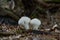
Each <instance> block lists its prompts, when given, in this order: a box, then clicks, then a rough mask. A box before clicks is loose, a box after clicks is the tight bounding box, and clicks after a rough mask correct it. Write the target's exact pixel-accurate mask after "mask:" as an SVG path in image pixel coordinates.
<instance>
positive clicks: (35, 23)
mask: <svg viewBox="0 0 60 40" xmlns="http://www.w3.org/2000/svg"><path fill="white" fill-rule="evenodd" d="M30 25H32V27H33V30H38V28H39V26H40V25H41V21H40V20H39V19H37V18H34V19H32V20H31V21H30Z"/></svg>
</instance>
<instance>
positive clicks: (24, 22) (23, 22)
mask: <svg viewBox="0 0 60 40" xmlns="http://www.w3.org/2000/svg"><path fill="white" fill-rule="evenodd" d="M30 20H31V19H30V18H29V17H26V16H23V17H21V18H20V19H19V20H18V24H19V25H23V26H24V28H25V29H26V30H28V29H29V22H30Z"/></svg>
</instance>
